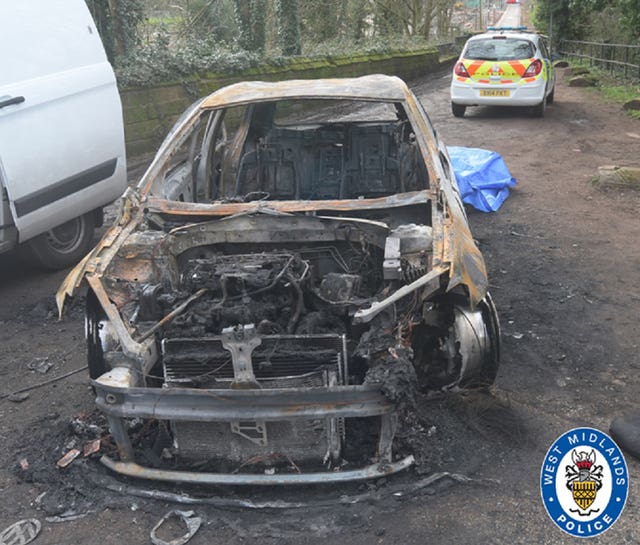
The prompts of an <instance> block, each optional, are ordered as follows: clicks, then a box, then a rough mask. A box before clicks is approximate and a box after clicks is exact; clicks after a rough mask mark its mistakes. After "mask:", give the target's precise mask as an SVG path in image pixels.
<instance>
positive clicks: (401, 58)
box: [120, 47, 440, 158]
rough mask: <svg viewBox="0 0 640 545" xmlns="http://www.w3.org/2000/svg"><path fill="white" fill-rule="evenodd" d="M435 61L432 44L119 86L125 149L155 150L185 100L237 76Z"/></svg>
mask: <svg viewBox="0 0 640 545" xmlns="http://www.w3.org/2000/svg"><path fill="white" fill-rule="evenodd" d="M439 66H440V55H439V51H438V49H437V48H435V47H432V48H427V49H423V50H418V51H398V52H395V53H393V54H381V55H355V56H353V55H351V56H346V55H343V56H335V57H324V58H304V57H296V58H293V59H291V60H290V61H289V62H287V63H285V64H282V65H273V64H266V65H264V66H261V67H259V68H251V69H249V70H246V71H244V72H241V73H239V74H234V75H229V74H217V73H206V74H198V75H194V76H192V77H190V78H188V79H186V80H184V81H174V82H166V83H163V84H161V85H156V86H154V87H145V88H137V87H136V88H125V89H121V91H120V96H121V98H122V108H123V115H124V128H125V138H126V144H127V154H128V156H129V158H134V157H136V156H138V155H141V154H144V153H148V152H152V151H155V150H156V149H157V147H158V145H159V144H160V143H161V142H162V140H163V138H164V136H165V135H166V134H167V132H168V131H169V129H170V128H171V126H172V125H173V123H174V122H175V120H176V119H177V118H178V116H179V114H180V113H181V112H182V111H184V110H185V109H186V108H187V106H188V105H189V104H191V103H192V102H194V101H195V100H196V99H197V98H199V97H201V96H204V95H207V94H209V93H212V92H213V91H215V90H217V89H220V88H222V87H224V86H225V85H230V84H231V83H235V82H238V81H245V80H265V81H278V80H286V79H315V78H328V77H332V78H347V77H358V76H364V75H367V74H389V75H395V76H398V77H400V78H402V79H405V80H408V79H411V78H415V77H418V76H421V75H424V74H426V73H429V72H432V71H434V70H436V69H437V68H438V67H439Z"/></svg>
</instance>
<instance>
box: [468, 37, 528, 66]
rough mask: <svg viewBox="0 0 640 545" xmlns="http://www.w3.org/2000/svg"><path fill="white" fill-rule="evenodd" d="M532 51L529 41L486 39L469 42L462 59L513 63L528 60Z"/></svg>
mask: <svg viewBox="0 0 640 545" xmlns="http://www.w3.org/2000/svg"><path fill="white" fill-rule="evenodd" d="M534 51H535V50H534V47H533V44H532V43H531V42H530V41H529V40H521V39H514V38H508V39H504V38H503V39H496V38H488V39H486V40H473V41H472V42H469V45H468V46H467V51H466V52H465V54H464V55H463V57H464V58H465V59H471V60H482V61H515V60H518V59H530V58H531V57H533V54H534Z"/></svg>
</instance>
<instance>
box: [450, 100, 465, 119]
mask: <svg viewBox="0 0 640 545" xmlns="http://www.w3.org/2000/svg"><path fill="white" fill-rule="evenodd" d="M466 111H467V107H466V106H463V105H462V104H456V103H455V102H452V103H451V113H453V115H454V116H455V117H464V113H465V112H466Z"/></svg>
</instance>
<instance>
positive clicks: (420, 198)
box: [145, 190, 429, 217]
mask: <svg viewBox="0 0 640 545" xmlns="http://www.w3.org/2000/svg"><path fill="white" fill-rule="evenodd" d="M427 202H429V193H428V191H426V190H423V191H412V192H409V193H402V194H399V195H390V196H388V197H378V198H372V199H343V200H332V201H322V200H318V201H268V202H247V203H225V202H214V203H211V204H205V203H191V202H180V201H167V200H166V199H161V198H158V197H153V196H149V197H148V198H147V200H146V201H145V208H146V209H147V211H148V212H149V213H154V212H155V213H162V214H175V215H177V216H194V217H196V216H197V217H206V216H211V217H223V216H232V215H235V214H242V213H244V214H250V213H252V212H260V211H262V210H267V211H268V210H275V211H277V212H287V213H294V212H352V211H357V210H379V209H385V208H399V207H402V206H411V205H414V204H423V203H427Z"/></svg>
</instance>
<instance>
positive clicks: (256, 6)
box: [234, 0, 267, 51]
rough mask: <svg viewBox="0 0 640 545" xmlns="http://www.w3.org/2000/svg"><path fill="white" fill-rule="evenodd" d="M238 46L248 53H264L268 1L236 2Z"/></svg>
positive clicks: (250, 0)
mask: <svg viewBox="0 0 640 545" xmlns="http://www.w3.org/2000/svg"><path fill="white" fill-rule="evenodd" d="M234 7H235V16H236V22H237V25H238V45H239V46H240V47H242V48H243V49H246V50H247V51H263V50H264V45H265V27H266V11H267V0H234Z"/></svg>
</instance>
